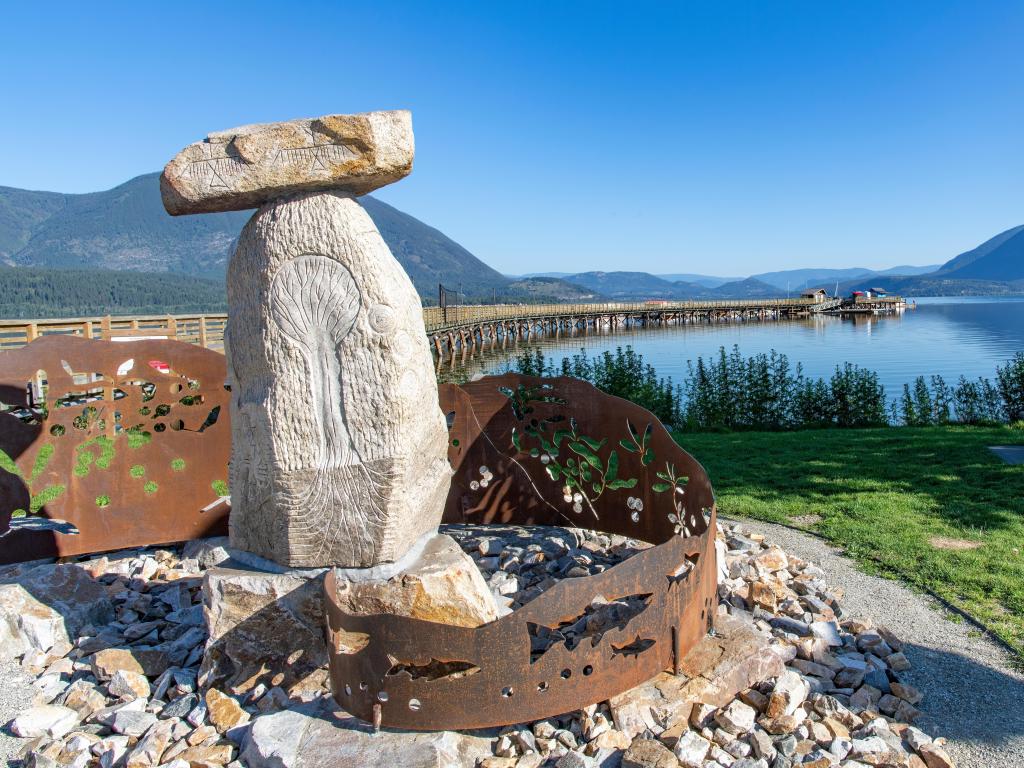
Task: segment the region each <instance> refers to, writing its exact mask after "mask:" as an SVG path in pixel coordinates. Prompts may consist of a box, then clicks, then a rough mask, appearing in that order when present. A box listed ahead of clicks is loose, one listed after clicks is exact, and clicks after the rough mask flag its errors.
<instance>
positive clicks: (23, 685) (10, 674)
mask: <svg viewBox="0 0 1024 768" xmlns="http://www.w3.org/2000/svg"><path fill="white" fill-rule="evenodd" d="M31 681H32V678H30V677H29V676H28V675H26V674H25V673H24V672H22V671H21V667H19V666H18V664H17V662H14V661H3V660H0V729H2V730H0V764H2V765H14V764H17V763H19V762H20V761H19V760H18V751H19V750H20V749H21V747H22V745H24V743H25V740H24V739H19V738H17V737H16V736H12V735H11V734H10V732H9V731H8V730H7V729H6V727H5V726H6V725H7V724H8V723H9V722H11V720H13V719H14V718H15V717H16V716H17V715H18V713H19V712H21V711H22V710H23V709H26V708H27V707H29V706H30V705H31V704H32V695H33V694H34V693H35V689H34V688H33V687H32V685H31Z"/></svg>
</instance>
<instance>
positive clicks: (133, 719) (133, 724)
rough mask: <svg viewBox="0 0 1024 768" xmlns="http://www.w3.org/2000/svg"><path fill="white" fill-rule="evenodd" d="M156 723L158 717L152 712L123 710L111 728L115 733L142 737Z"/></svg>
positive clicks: (118, 713)
mask: <svg viewBox="0 0 1024 768" xmlns="http://www.w3.org/2000/svg"><path fill="white" fill-rule="evenodd" d="M137 701H142V699H137ZM155 722H156V715H154V714H153V713H152V712H140V711H138V710H131V709H122V710H120V711H119V712H117V713H116V714H115V715H114V718H113V720H112V721H111V724H110V727H111V729H113V731H114V733H122V734H124V735H125V736H141V735H142V734H144V733H145V732H146V731H147V730H149V728H150V726H152V725H153V724H154V723H155Z"/></svg>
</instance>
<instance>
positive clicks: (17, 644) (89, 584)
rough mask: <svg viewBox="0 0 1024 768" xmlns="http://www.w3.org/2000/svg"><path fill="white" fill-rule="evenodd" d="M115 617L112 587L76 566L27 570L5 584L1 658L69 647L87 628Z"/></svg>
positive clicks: (1, 588) (0, 599)
mask: <svg viewBox="0 0 1024 768" xmlns="http://www.w3.org/2000/svg"><path fill="white" fill-rule="evenodd" d="M113 618H114V607H113V604H112V603H111V602H110V598H109V597H108V596H107V591H106V587H105V586H104V585H103V584H100V583H99V582H97V581H94V580H93V579H92V577H90V576H89V574H88V573H87V572H86V571H85V569H84V568H82V567H80V566H78V565H76V564H71V563H66V564H57V565H34V566H26V570H23V571H20V572H18V573H17V576H16V577H14V578H13V579H12V580H11V581H9V582H6V583H4V582H0V658H13V657H15V656H18V655H21V654H22V653H24V652H25V651H28V650H31V649H35V650H39V651H46V650H48V649H49V648H51V647H53V646H54V645H56V644H66V643H69V642H70V641H71V639H72V638H73V637H74V636H75V635H76V634H77V633H78V631H79V630H80V629H81V628H82V627H84V626H85V625H87V624H92V625H93V626H97V627H99V626H103V625H105V624H107V623H109V622H110V621H112V620H113Z"/></svg>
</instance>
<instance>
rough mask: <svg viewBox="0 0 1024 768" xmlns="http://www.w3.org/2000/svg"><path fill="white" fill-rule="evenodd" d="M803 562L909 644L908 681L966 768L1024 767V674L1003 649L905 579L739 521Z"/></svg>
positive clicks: (804, 539) (777, 529) (847, 603)
mask: <svg viewBox="0 0 1024 768" xmlns="http://www.w3.org/2000/svg"><path fill="white" fill-rule="evenodd" d="M739 522H740V523H741V524H742V525H743V526H744V527H745V528H748V529H750V530H751V531H754V532H755V533H762V534H764V535H765V537H766V538H767V539H769V540H771V541H773V542H775V543H777V544H778V545H779V546H781V547H782V548H783V549H784V550H786V551H787V552H791V553H792V554H794V555H796V556H797V557H800V558H803V559H805V560H811V561H813V562H814V563H816V564H817V565H819V566H821V567H822V568H823V569H824V570H825V573H826V579H827V580H828V582H829V583H830V584H833V585H835V586H838V587H842V588H843V589H844V590H845V591H846V594H845V596H844V597H843V599H842V601H841V602H842V606H843V610H844V611H846V612H847V615H849V616H869V617H871V619H872V620H874V622H875V623H876V624H884V625H885V626H887V627H889V628H890V629H891V630H893V631H894V632H895V633H896V634H897V635H898V636H899V637H900V638H901V639H902V640H903V641H904V642H905V643H906V645H907V647H906V648H905V649H904V650H905V653H906V655H907V658H909V659H910V662H911V664H913V668H912V669H911V670H909V671H908V672H906V673H905V675H906V677H907V680H908V682H910V683H911V684H912V685H914V686H916V687H917V688H919V689H920V690H921V691H922V692H924V695H925V697H924V702H923V703H922V704H921V705H920V707H921V709H922V710H923V711H924V713H925V716H926V718H927V719H922V721H920V722H919V723H917V724H918V725H919V726H921V727H922V728H923V729H924V730H926V731H928V732H929V733H936V734H939V735H942V736H946V737H947V738H948V739H949V745H948V751H949V753H950V755H951V756H952V757H953V759H954V760H956V763H957V766H958V768H1009V766H1024V675H1022V674H1020V673H1018V672H1016V671H1014V669H1013V667H1012V659H1011V656H1010V654H1008V653H1007V652H1006V651H1005V650H1004V649H1003V648H1002V647H1001V646H999V645H997V644H996V643H994V642H992V641H991V640H989V639H988V638H987V637H985V636H984V635H982V634H981V633H980V632H979V631H978V630H977V629H976V628H975V627H973V626H971V625H970V624H968V623H967V622H964V621H961V622H959V623H958V622H956V621H953V620H951V619H950V618H948V612H947V611H946V610H944V609H943V608H942V606H941V605H940V604H939V603H937V602H936V601H934V600H932V599H931V598H930V597H927V596H924V595H921V594H919V593H916V592H913V591H911V590H910V589H909V588H907V587H906V586H904V585H903V584H900V583H899V582H895V581H890V580H888V579H882V578H879V577H877V576H870V575H868V574H866V573H864V572H863V571H861V570H859V568H858V567H857V565H856V563H854V562H853V561H852V560H850V559H849V558H847V557H844V556H843V555H842V554H841V553H840V552H839V551H838V550H836V549H834V548H833V547H832V546H830V545H829V544H827V543H826V542H824V541H822V540H821V539H818V538H816V537H814V536H810V535H808V534H804V533H800V532H798V531H793V530H791V529H789V528H785V527H783V526H778V525H771V524H768V523H761V522H757V521H754V520H741V521H739Z"/></svg>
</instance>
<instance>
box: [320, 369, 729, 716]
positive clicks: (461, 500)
mask: <svg viewBox="0 0 1024 768" xmlns="http://www.w3.org/2000/svg"><path fill="white" fill-rule="evenodd" d="M440 394H441V403H442V408H443V409H444V410H445V412H446V413H447V415H448V419H449V424H450V437H451V443H450V451H449V458H450V459H451V462H452V465H453V467H454V468H455V477H454V479H453V485H452V490H451V493H450V494H449V497H448V506H447V509H446V513H445V520H446V522H453V523H454V522H470V523H475V524H487V523H517V524H538V525H569V526H576V527H586V528H591V529H594V530H598V531H605V532H608V533H618V534H623V535H626V536H630V537H633V538H637V539H642V540H644V541H647V542H649V543H651V544H653V545H655V546H652V547H651V548H649V549H646V550H644V551H642V552H640V553H638V554H636V555H634V556H633V557H631V558H629V559H628V560H626V561H624V562H622V563H620V564H619V565H616V566H614V567H612V568H610V569H609V570H607V571H605V572H603V573H599V574H597V575H593V576H589V577H583V578H575V579H566V580H563V581H561V582H559V583H558V584H556V585H555V586H553V587H552V588H551V589H549V590H548V591H546V592H544V593H543V594H541V595H540V596H538V597H537V598H536V599H534V600H533V601H532V602H529V603H528V604H526V605H524V606H523V607H522V608H520V609H519V610H517V611H515V612H513V613H512V614H510V615H507V616H505V617H503V618H500V619H498V620H497V621H494V622H491V623H489V624H486V625H484V626H482V627H478V628H466V627H454V626H448V625H443V624H437V623H432V622H426V621H421V620H417V619H411V618H407V617H397V616H387V615H376V616H354V615H350V614H347V613H345V612H344V611H342V610H341V609H340V607H339V606H338V604H337V602H336V601H335V600H334V598H333V595H334V593H335V588H336V583H335V580H334V576H333V573H332V574H328V577H327V579H326V580H325V586H324V589H325V593H326V597H327V599H326V614H327V636H328V637H327V640H328V648H329V657H330V673H331V681H332V686H333V690H334V693H335V698H336V699H337V701H338V703H339V704H340V705H341V706H342V707H344V708H345V709H346V710H348V711H349V712H351V713H352V714H354V715H356V716H358V717H360V718H363V719H365V720H367V721H368V722H375V721H376V722H378V723H380V724H383V725H386V726H392V727H398V728H410V729H414V730H435V729H464V728H480V727H489V726H495V725H503V724H509V723H517V722H525V721H529V720H535V719H539V718H543V717H548V716H551V715H555V714H559V713H563V712H568V711H572V710H575V709H579V708H580V707H583V706H586V705H589V704H592V703H594V702H597V701H602V700H604V699H607V698H609V697H611V696H614V695H616V694H618V693H621V692H622V691H625V690H628V689H629V688H631V687H633V686H635V685H638V684H639V683H641V682H643V681H644V680H647V679H649V678H651V677H653V676H654V675H656V674H658V673H659V672H661V671H663V670H665V669H677V666H678V664H679V663H680V661H681V659H682V658H683V656H684V655H685V654H686V652H687V651H688V650H689V649H690V648H692V647H693V645H695V644H696V643H697V642H698V641H699V639H700V638H701V637H703V636H704V634H705V633H706V632H707V631H708V629H709V628H710V626H711V621H712V618H713V616H714V613H715V611H716V608H717V592H716V589H717V578H716V577H717V569H716V564H715V546H714V531H715V508H714V496H713V493H712V489H711V485H710V482H709V481H708V478H707V474H706V473H705V472H704V470H703V468H702V467H701V466H700V465H699V464H698V463H697V461H696V460H694V459H693V457H691V456H690V455H689V454H687V453H686V452H685V451H683V450H682V449H681V448H679V446H678V445H677V444H676V443H675V441H673V440H672V438H671V436H670V435H669V434H668V432H667V431H666V430H665V429H664V427H663V426H662V425H661V424H660V423H659V422H658V421H657V419H656V418H654V417H653V416H652V415H651V414H650V413H648V412H647V411H645V410H644V409H642V408H639V407H638V406H636V405H633V404H631V403H629V402H627V401H624V400H620V399H619V398H615V397H611V396H609V395H605V394H603V393H601V392H600V391H598V390H596V389H595V388H593V387H591V386H590V385H589V384H586V383H584V382H580V381H577V380H574V379H567V378H561V379H538V378H532V377H524V376H518V375H507V376H502V377H497V378H488V379H482V380H480V381H478V382H474V383H471V384H467V385H464V386H463V387H457V386H454V385H442V386H441V388H440ZM577 494H578V495H577ZM598 595H600V596H602V597H604V598H605V599H606V600H615V599H619V598H625V597H635V598H639V599H641V600H642V601H643V604H644V607H643V609H642V610H640V611H639V613H636V614H635V615H633V616H632V617H631V618H629V619H628V621H626V622H625V623H624V624H623V625H621V626H618V625H617V626H614V627H612V628H610V629H608V630H607V631H605V632H604V633H603V634H602V635H600V636H599V637H595V638H592V639H587V640H586V641H583V642H581V643H579V644H578V645H575V646H574V647H571V648H570V647H569V644H554V645H551V646H550V647H548V648H547V649H546V650H544V651H543V652H542V653H541V654H540V655H539V656H538V655H537V654H536V653H533V654H531V632H533V633H536V629H537V628H538V627H547V628H557V627H559V626H563V625H565V624H566V623H567V622H573V621H575V620H576V619H578V618H580V617H581V616H583V615H585V614H586V612H587V610H588V608H589V607H590V606H591V604H592V602H593V600H594V598H595V597H596V596H598ZM344 633H361V634H365V635H367V636H368V637H369V642H368V644H366V645H365V646H364V647H362V648H361V649H360V650H358V651H356V652H355V653H345V652H342V650H341V649H342V647H343V644H342V643H341V640H342V637H343V635H344ZM357 645H358V644H357ZM349 647H352V646H351V645H350V646H349ZM435 662H441V663H447V664H451V663H457V664H455V668H456V669H460V670H462V671H461V672H455V673H454V674H446V675H442V676H437V675H436V674H418V673H417V676H416V677H414V676H413V675H414V673H413V672H411V671H410V669H411V668H415V667H419V668H422V669H430V668H433V669H435V670H436V669H437V668H438V665H437V664H436V663H435ZM451 668H452V667H449V669H451ZM467 669H469V670H474V669H475V671H474V672H473V673H471V674H466V673H465V670H467ZM431 678H433V679H431Z"/></svg>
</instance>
